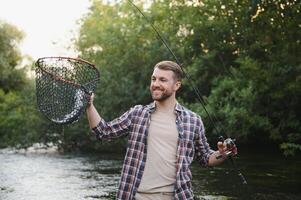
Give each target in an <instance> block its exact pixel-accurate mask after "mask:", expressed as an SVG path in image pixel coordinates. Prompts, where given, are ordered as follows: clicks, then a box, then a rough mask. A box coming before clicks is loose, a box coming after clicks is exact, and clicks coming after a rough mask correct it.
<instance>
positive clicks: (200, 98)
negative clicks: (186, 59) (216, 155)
mask: <svg viewBox="0 0 301 200" xmlns="http://www.w3.org/2000/svg"><path fill="white" fill-rule="evenodd" d="M128 2H130V4H132V5H133V6H134V7H135V8H136V9H137V10H138V12H139V13H140V14H141V15H142V16H143V17H144V19H145V20H146V21H147V22H148V23H149V24H150V25H151V27H152V29H153V30H154V31H155V32H156V34H157V36H158V38H159V39H160V40H161V42H162V43H163V44H164V46H165V47H166V48H167V49H168V51H169V52H170V53H171V55H172V56H173V58H174V59H175V61H176V63H177V64H178V65H179V66H180V67H181V69H182V71H183V74H184V76H185V77H186V78H187V80H188V81H189V84H190V85H191V87H192V88H193V90H194V92H195V94H196V96H197V99H198V101H199V102H200V103H201V105H202V107H203V109H204V110H205V112H206V114H207V116H208V118H209V121H210V123H211V124H212V125H213V128H214V129H215V130H216V131H217V133H219V132H220V130H221V131H222V132H223V133H224V135H225V136H226V137H227V134H226V131H225V129H224V128H223V126H222V125H220V124H219V121H218V120H217V117H216V116H215V115H214V114H212V116H213V117H212V116H211V114H210V113H209V112H208V110H207V108H206V106H205V101H204V99H203V98H202V97H201V95H200V91H199V89H198V88H197V87H195V85H194V83H193V81H192V79H191V78H190V77H191V76H190V75H189V73H188V72H185V70H184V68H183V67H182V65H181V64H180V61H179V59H178V58H177V56H176V55H175V53H174V52H173V51H172V50H171V48H170V47H169V46H168V44H167V42H166V41H165V40H164V38H163V37H162V36H161V34H160V33H159V32H158V30H157V29H156V28H155V26H154V25H153V23H152V22H151V21H150V20H149V19H148V18H147V17H146V16H145V15H144V13H143V12H142V11H141V10H140V8H138V7H137V6H136V5H135V4H134V3H133V2H132V1H131V0H128ZM217 125H220V126H219V128H220V130H219V129H218V126H217ZM229 158H230V160H231V163H232V165H233V167H234V169H235V170H236V172H237V173H238V176H239V177H240V178H241V180H242V182H243V184H247V181H246V179H245V177H244V176H243V174H242V173H241V171H240V169H239V168H238V166H237V164H236V162H235V161H234V158H233V157H232V155H230V156H229Z"/></svg>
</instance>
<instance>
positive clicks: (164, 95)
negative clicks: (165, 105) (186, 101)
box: [151, 89, 172, 102]
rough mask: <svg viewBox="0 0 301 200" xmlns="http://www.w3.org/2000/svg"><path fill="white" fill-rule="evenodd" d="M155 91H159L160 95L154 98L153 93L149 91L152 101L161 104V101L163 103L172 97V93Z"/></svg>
mask: <svg viewBox="0 0 301 200" xmlns="http://www.w3.org/2000/svg"><path fill="white" fill-rule="evenodd" d="M157 90H160V91H161V95H159V96H156V95H154V92H155V91H154V90H151V94H152V98H153V100H154V101H159V102H162V101H165V100H166V99H168V98H169V97H170V96H172V92H169V91H167V90H163V91H162V90H161V89H157Z"/></svg>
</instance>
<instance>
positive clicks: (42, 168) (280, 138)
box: [0, 0, 301, 200]
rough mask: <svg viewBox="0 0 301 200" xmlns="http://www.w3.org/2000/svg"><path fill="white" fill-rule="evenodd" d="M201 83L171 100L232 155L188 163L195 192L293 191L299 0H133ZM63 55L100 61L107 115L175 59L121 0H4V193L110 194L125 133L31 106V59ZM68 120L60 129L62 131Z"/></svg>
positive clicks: (300, 100) (0, 125) (0, 92)
mask: <svg viewBox="0 0 301 200" xmlns="http://www.w3.org/2000/svg"><path fill="white" fill-rule="evenodd" d="M134 3H135V4H136V5H137V6H138V7H139V8H141V9H142V11H143V12H144V13H145V15H146V16H147V17H148V19H149V20H150V21H151V22H152V23H153V24H154V26H155V27H156V28H157V29H158V30H159V32H160V33H161V34H162V36H163V37H164V38H165V40H166V41H167V43H168V44H169V46H170V47H171V49H172V50H173V51H174V52H175V54H176V55H177V57H178V58H179V60H180V62H181V63H180V64H181V65H182V66H183V68H184V69H185V70H186V72H188V73H189V74H190V76H191V80H192V82H193V84H194V85H195V86H196V87H197V88H198V90H199V91H200V92H201V95H202V98H203V99H204V102H205V104H206V108H207V110H208V111H209V114H210V115H212V116H214V119H215V121H216V122H217V125H218V128H217V129H215V128H214V127H213V125H212V123H211V122H210V120H209V116H208V115H207V113H206V112H205V110H204V109H203V107H202V105H201V104H200V103H199V102H198V101H197V98H196V96H195V94H194V91H193V89H192V87H191V84H190V83H189V81H188V80H186V79H185V80H184V81H183V87H182V88H181V90H180V92H179V94H178V100H179V102H180V103H182V104H184V105H185V106H186V107H188V108H189V109H191V110H193V111H194V112H196V113H198V114H200V116H201V117H202V119H203V121H204V124H205V128H206V136H207V137H208V140H209V143H210V145H211V146H212V148H213V149H216V147H215V145H216V142H217V138H218V136H220V135H228V136H229V137H231V138H236V142H237V146H238V148H239V155H238V157H237V158H236V160H237V163H238V165H239V167H240V168H241V170H242V172H243V173H244V174H245V176H246V179H247V180H248V182H249V184H248V185H247V186H245V185H242V184H241V181H240V179H239V178H238V176H237V173H236V172H235V170H233V168H232V166H231V163H225V165H223V166H221V167H217V168H213V169H201V168H200V167H199V166H198V165H197V164H194V165H193V166H192V171H193V174H194V177H193V179H194V180H193V181H194V182H193V185H194V191H195V194H196V197H197V198H199V199H301V192H300V190H299V189H298V186H300V183H301V182H300V180H301V176H300V174H301V173H300V172H301V170H300V166H301V165H300V164H301V157H300V152H301V143H300V141H301V134H300V133H301V121H300V119H301V57H300V53H301V51H300V50H301V45H300V41H301V38H300V35H301V21H300V19H301V14H300V12H301V4H300V1H297V0H233V1H226V0H218V1H217V0H186V1H183V0H160V1H157V0H156V1H150V0H144V1H143V0H136V1H134ZM46 56H70V57H79V58H82V59H85V60H87V61H89V62H92V63H94V64H95V65H96V67H97V68H98V69H99V70H100V73H101V80H100V82H99V84H98V87H97V90H96V99H95V104H96V107H97V108H98V110H99V112H100V113H101V115H102V116H103V118H104V119H106V120H111V119H114V118H115V117H117V116H119V115H120V114H122V113H123V112H125V111H126V110H128V109H129V108H130V107H132V106H134V105H136V104H148V103H149V102H151V96H150V94H149V89H148V87H149V83H150V76H151V73H152V69H153V66H154V65H155V64H156V63H157V62H159V61H161V60H173V57H172V55H171V54H170V53H169V52H168V51H167V49H166V48H165V47H164V45H163V44H162V42H161V41H160V40H159V39H158V38H157V36H156V34H155V32H154V31H153V30H152V28H151V24H150V23H149V22H147V21H146V20H145V19H144V18H143V16H142V15H141V14H140V13H139V12H138V11H137V10H136V9H135V8H134V7H133V6H132V5H131V4H130V3H129V2H128V1H126V0H124V1H120V0H115V1H114V0H107V1H105V0H103V1H102V0H80V1H71V0H61V1H58V0H52V1H48V0H42V1H38V0H28V1H17V0H10V1H8V0H0V199H12V200H13V199H30V200H32V199H39V200H40V199H58V200H59V199H112V198H114V195H115V192H116V189H117V183H118V180H119V173H120V170H121V165H122V159H123V155H124V151H125V148H126V138H120V139H118V140H114V141H110V142H100V141H96V139H95V137H94V136H92V135H91V134H90V130H89V127H88V123H87V119H86V116H85V115H83V116H82V117H81V118H80V120H79V121H77V122H75V123H73V124H71V125H68V126H64V127H62V126H59V125H55V124H52V123H51V122H49V121H48V120H47V119H45V117H44V116H43V115H42V114H41V113H39V111H38V109H37V105H36V93H35V73H34V69H35V66H34V63H35V61H36V60H37V59H38V58H40V57H46ZM63 130H64V131H63Z"/></svg>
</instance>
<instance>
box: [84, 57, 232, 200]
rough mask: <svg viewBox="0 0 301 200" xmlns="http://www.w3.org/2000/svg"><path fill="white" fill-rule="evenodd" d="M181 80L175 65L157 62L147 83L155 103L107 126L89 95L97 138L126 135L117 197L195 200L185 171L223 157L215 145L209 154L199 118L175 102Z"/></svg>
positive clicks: (221, 147)
mask: <svg viewBox="0 0 301 200" xmlns="http://www.w3.org/2000/svg"><path fill="white" fill-rule="evenodd" d="M182 76H183V73H182V70H181V68H180V66H179V65H178V64H176V63H175V62H172V61H162V62H159V63H158V64H156V65H155V67H154V71H153V74H152V77H151V84H150V92H151V95H152V98H153V100H154V102H153V103H151V104H149V105H146V106H142V105H137V106H135V107H133V108H131V109H130V110H128V111H127V112H126V113H124V114H123V115H122V116H120V117H119V118H117V119H115V120H113V121H111V122H105V121H104V120H103V119H102V118H101V117H100V115H99V114H98V112H97V110H96V108H95V107H94V105H93V95H92V97H91V98H90V100H89V106H88V108H87V115H88V120H89V125H90V128H91V129H92V132H93V133H94V134H95V135H96V137H97V138H98V139H100V140H103V139H112V138H118V137H120V136H123V135H127V136H128V146H127V151H126V156H125V160H124V164H123V168H122V174H121V180H120V184H119V190H118V193H117V197H116V198H117V199H121V200H132V199H136V200H165V199H166V200H167V199H168V200H171V199H182V200H184V199H185V200H186V199H193V192H192V188H191V178H192V175H191V171H190V169H189V166H190V164H191V163H192V161H193V159H194V158H195V159H196V160H197V161H198V162H199V163H200V164H201V165H203V166H215V165H218V164H220V163H222V162H223V161H224V160H225V159H226V151H227V150H228V149H227V147H226V145H225V144H223V143H221V142H219V143H218V151H213V150H211V149H210V147H209V145H208V143H207V139H206V136H205V133H204V126H203V123H202V120H201V118H200V117H199V116H198V115H197V114H195V113H193V112H192V111H190V110H188V109H186V108H185V107H183V106H181V105H180V104H179V103H178V102H177V101H176V92H177V91H178V89H179V88H180V87H181V78H182ZM235 151H236V149H235ZM235 153H236V152H235ZM218 158H219V159H218Z"/></svg>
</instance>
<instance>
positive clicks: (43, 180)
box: [0, 149, 301, 200]
mask: <svg viewBox="0 0 301 200" xmlns="http://www.w3.org/2000/svg"><path fill="white" fill-rule="evenodd" d="M122 159H123V156H122V155H112V154H106V155H91V154H59V153H56V152H52V153H49V152H48V153H37V152H31V153H29V152H14V151H10V150H7V149H5V150H0V199H1V200H80V199H85V200H100V199H101V200H109V199H114V195H115V193H116V189H117V186H118V181H119V174H120V170H121V166H122ZM236 163H237V164H238V166H239V167H240V169H241V171H242V172H243V174H244V175H245V177H246V179H247V181H248V184H247V185H243V184H242V181H241V180H240V179H239V176H238V175H237V173H236V171H235V170H234V169H233V167H232V165H231V163H230V162H226V163H225V164H223V165H222V166H220V167H215V168H200V167H199V166H198V165H197V164H196V163H194V164H193V165H192V172H193V188H194V193H195V195H196V197H197V199H202V200H226V199H273V200H274V199H276V200H277V199H285V200H286V199H287V200H291V199H292V200H294V199H301V191H300V188H301V159H296V158H295V159H291V158H290V159H288V158H285V157H282V156H275V155H272V154H267V153H266V154H262V153H256V154H255V153H254V154H252V155H244V154H242V155H240V156H239V157H238V158H237V159H236Z"/></svg>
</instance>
